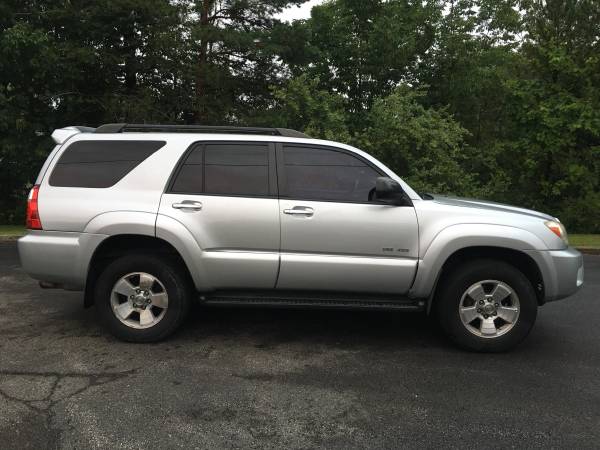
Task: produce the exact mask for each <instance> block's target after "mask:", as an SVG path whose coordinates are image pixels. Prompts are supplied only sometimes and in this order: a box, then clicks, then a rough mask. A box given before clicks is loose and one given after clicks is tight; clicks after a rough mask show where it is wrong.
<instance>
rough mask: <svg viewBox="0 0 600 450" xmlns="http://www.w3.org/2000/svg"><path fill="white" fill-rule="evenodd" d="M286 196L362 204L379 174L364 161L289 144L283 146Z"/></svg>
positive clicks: (343, 154) (328, 151) (321, 149)
mask: <svg viewBox="0 0 600 450" xmlns="http://www.w3.org/2000/svg"><path fill="white" fill-rule="evenodd" d="M283 165H284V169H285V177H284V182H283V189H282V191H283V192H285V195H286V197H289V198H296V199H304V200H317V201H319V200H321V201H338V202H354V203H364V202H368V201H369V193H370V192H371V191H372V190H373V189H374V188H375V183H376V181H377V177H379V176H381V175H380V174H379V173H378V172H377V171H376V170H375V169H373V168H372V167H371V166H369V165H367V163H365V162H364V161H363V160H361V159H359V158H357V157H355V156H352V155H349V154H348V153H344V152H340V151H335V150H328V149H326V148H321V147H309V146H306V147H304V146H288V145H286V146H285V147H284V149H283Z"/></svg>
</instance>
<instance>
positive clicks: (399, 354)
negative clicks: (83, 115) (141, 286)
mask: <svg viewBox="0 0 600 450" xmlns="http://www.w3.org/2000/svg"><path fill="white" fill-rule="evenodd" d="M50 263H51V262H50ZM585 265H586V268H585V271H586V272H585V275H586V276H585V281H586V284H585V286H584V288H583V289H582V290H581V291H580V292H579V293H578V294H577V295H575V296H574V297H572V298H570V299H568V300H564V301H560V302H556V303H551V304H548V305H545V306H543V307H542V308H540V310H539V315H538V321H537V324H536V326H535V328H534V330H533V331H532V333H531V335H530V336H529V337H528V339H527V340H526V341H525V342H524V343H523V344H522V345H521V346H519V347H518V348H517V349H516V350H514V351H512V352H510V353H505V354H495V355H486V354H476V353H468V352H464V351H461V350H458V349H456V348H454V347H453V346H452V345H451V344H449V343H448V342H447V341H446V340H445V338H444V336H443V335H442V334H441V333H440V332H439V331H438V329H437V327H436V326H435V324H434V323H432V322H431V321H430V320H428V319H427V317H425V316H424V315H421V314H416V313H399V312H352V311H319V310H317V311H314V310H313V311H299V310H266V309H233V308H227V309H205V308H199V307H197V308H195V309H194V310H193V314H192V317H191V318H190V320H189V321H188V322H187V323H186V325H185V326H184V328H183V329H182V330H181V331H180V332H178V333H177V334H176V335H175V336H173V337H172V338H170V339H169V340H168V341H166V342H163V343H160V344H153V345H140V344H127V343H123V342H119V341H117V340H116V339H114V338H113V337H111V336H110V335H109V334H108V333H107V332H105V331H104V330H103V329H102V328H101V327H100V326H99V325H98V323H97V321H96V319H95V311H94V309H93V308H92V309H83V307H82V295H81V293H77V292H65V291H58V290H42V289H40V288H38V286H37V283H36V282H35V281H34V280H32V279H30V278H28V277H27V275H25V273H23V271H22V270H21V269H20V268H19V261H18V256H17V252H16V243H15V242H0V448H2V449H11V448H15V449H17V448H18V449H26V448H34V449H43V448H111V449H114V448H125V449H137V448H140V449H148V448H209V449H218V448H286V449H295V448H343V449H347V448H378V449H379V448H399V447H402V448H417V447H418V448H440V447H453V448H458V447H460V448H548V447H552V448H598V447H599V446H600V345H599V344H600V326H599V324H600V256H586V257H585Z"/></svg>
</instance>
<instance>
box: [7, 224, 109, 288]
mask: <svg viewBox="0 0 600 450" xmlns="http://www.w3.org/2000/svg"><path fill="white" fill-rule="evenodd" d="M106 237H107V236H106V235H103V234H90V233H66V232H60V231H30V232H29V233H28V234H27V235H25V236H23V237H22V238H21V239H19V241H18V247H19V257H20V259H21V266H22V267H23V270H25V272H27V274H29V275H30V276H31V277H32V278H35V279H36V280H40V281H45V282H49V283H55V284H58V285H60V286H62V287H65V288H67V289H72V290H83V289H84V287H85V281H86V278H87V272H88V266H89V263H90V260H91V258H92V255H93V254H94V251H95V250H96V248H97V247H98V244H100V242H102V241H103V240H104V239H105V238H106Z"/></svg>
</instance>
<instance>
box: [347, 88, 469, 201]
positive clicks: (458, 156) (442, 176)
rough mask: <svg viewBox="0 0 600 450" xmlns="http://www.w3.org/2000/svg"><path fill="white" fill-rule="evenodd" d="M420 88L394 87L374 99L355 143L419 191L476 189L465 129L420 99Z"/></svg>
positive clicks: (459, 192)
mask: <svg viewBox="0 0 600 450" xmlns="http://www.w3.org/2000/svg"><path fill="white" fill-rule="evenodd" d="M424 95H425V94H424V93H423V92H419V91H414V90H411V89H409V88H407V87H400V88H397V89H396V90H395V91H394V92H393V93H392V94H390V95H389V96H388V97H385V98H382V99H378V100H376V101H375V104H374V105H373V108H372V110H371V111H370V112H369V114H368V116H367V126H366V127H365V128H364V129H363V130H362V131H361V132H360V133H359V134H358V135H357V136H356V145H357V146H358V147H360V148H362V149H364V150H365V151H367V152H369V153H371V154H372V155H375V156H376V157H378V158H379V159H380V160H381V161H383V162H384V163H386V164H387V165H389V167H390V168H392V169H393V170H394V171H395V172H396V173H397V174H399V175H400V176H401V177H403V178H404V179H405V180H407V182H408V183H410V184H411V186H412V187H413V188H415V189H417V190H418V191H420V192H437V193H455V194H461V195H465V194H467V195H468V194H471V195H472V194H474V193H476V188H475V183H474V180H473V175H472V174H470V173H468V172H466V171H465V170H463V168H462V167H461V165H462V164H463V163H464V162H465V160H466V159H467V154H466V153H465V150H464V148H463V142H464V138H465V136H466V135H467V134H468V133H467V131H466V130H465V129H464V128H462V127H461V126H460V125H459V124H458V123H457V122H455V121H454V120H453V119H452V117H451V116H450V115H449V114H448V113H447V112H446V111H444V110H435V109H433V108H427V107H424V106H423V105H421V104H420V103H419V100H421V99H422V98H423V96H424Z"/></svg>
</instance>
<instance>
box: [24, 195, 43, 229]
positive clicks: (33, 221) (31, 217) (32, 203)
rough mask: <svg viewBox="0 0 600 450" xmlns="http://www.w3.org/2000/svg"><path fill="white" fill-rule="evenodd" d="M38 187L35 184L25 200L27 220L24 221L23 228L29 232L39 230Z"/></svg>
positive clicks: (40, 222)
mask: <svg viewBox="0 0 600 450" xmlns="http://www.w3.org/2000/svg"><path fill="white" fill-rule="evenodd" d="M39 191H40V186H39V185H38V184H36V185H35V186H33V187H32V188H31V191H29V197H28V198H27V218H26V219H25V226H26V227H27V228H29V229H30V230H41V229H42V221H41V220H40V211H39V209H38V193H39Z"/></svg>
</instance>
